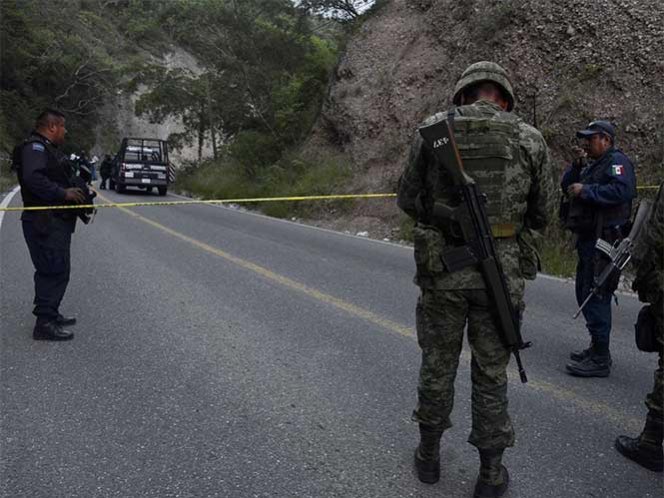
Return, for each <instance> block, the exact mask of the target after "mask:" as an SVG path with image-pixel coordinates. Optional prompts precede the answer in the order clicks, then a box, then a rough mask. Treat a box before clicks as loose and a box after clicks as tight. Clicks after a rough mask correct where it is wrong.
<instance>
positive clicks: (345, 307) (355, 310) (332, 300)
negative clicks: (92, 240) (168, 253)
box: [120, 207, 643, 432]
mask: <svg viewBox="0 0 664 498" xmlns="http://www.w3.org/2000/svg"><path fill="white" fill-rule="evenodd" d="M120 209H121V210H122V211H124V212H125V213H127V214H129V215H130V216H132V217H134V218H136V219H138V220H140V221H142V222H144V223H147V224H148V225H151V226H153V227H155V228H157V229H159V230H161V231H163V232H165V233H167V234H169V235H172V236H173V237H176V238H178V239H180V240H182V241H184V242H187V243H189V244H191V245H193V246H195V247H197V248H199V249H202V250H203V251H205V252H208V253H210V254H214V255H215V256H218V257H220V258H223V259H225V260H226V261H229V262H231V263H233V264H235V265H237V266H239V267H241V268H244V269H246V270H249V271H252V272H254V273H256V274H258V275H261V276H262V277H264V278H266V279H268V280H271V281H272V282H275V283H277V284H279V285H282V286H284V287H287V288H289V289H291V290H295V291H297V292H301V293H303V294H305V295H307V296H309V297H311V298H313V299H315V300H317V301H320V302H322V303H326V304H329V305H331V306H334V307H335V308H338V309H340V310H342V311H345V312H346V313H348V314H349V315H351V316H355V317H357V318H361V319H363V320H365V321H367V322H369V323H371V324H374V325H377V326H379V327H381V328H383V329H386V330H389V331H391V332H395V333H397V334H399V335H402V336H404V337H409V338H411V339H416V333H415V330H414V329H413V328H412V327H408V326H406V325H402V324H400V323H397V322H394V321H392V320H389V319H386V318H383V317H381V316H380V315H378V314H376V313H373V312H371V311H369V310H366V309H364V308H361V307H359V306H356V305H354V304H351V303H349V302H347V301H344V300H343V299H339V298H337V297H334V296H331V295H330V294H326V293H324V292H321V291H319V290H317V289H315V288H313V287H309V286H308V285H305V284H302V283H300V282H297V281H295V280H292V279H290V278H288V277H285V276H283V275H280V274H278V273H275V272H273V271H271V270H268V269H267V268H265V267H263V266H260V265H257V264H255V263H251V262H250V261H247V260H245V259H242V258H238V257H237V256H233V255H231V254H229V253H227V252H225V251H222V250H221V249H218V248H216V247H213V246H211V245H209V244H206V243H205V242H201V241H199V240H197V239H194V238H192V237H189V236H187V235H184V234H182V233H180V232H177V231H175V230H173V229H171V228H168V227H166V226H164V225H162V224H161V223H158V222H156V221H153V220H151V219H149V218H146V217H144V216H141V215H140V214H137V213H134V212H133V211H131V210H129V209H127V208H124V207H122V208H120ZM461 357H462V359H463V361H465V362H466V363H468V362H470V358H471V356H470V353H469V352H468V351H463V352H462V354H461ZM508 377H509V380H510V382H511V383H512V384H516V385H521V382H520V380H519V378H518V375H517V374H513V373H510V374H509V375H508ZM527 385H528V386H529V387H530V388H532V389H535V390H537V391H540V392H542V393H543V394H545V395H548V396H550V397H551V398H553V399H555V400H557V401H563V402H567V403H572V404H574V405H576V406H578V407H580V408H581V409H582V410H584V411H586V412H591V413H593V414H594V415H598V416H601V417H604V418H605V419H609V420H610V421H611V422H613V423H614V424H615V425H616V426H617V427H621V428H622V429H623V430H625V431H628V432H638V431H639V430H640V428H641V425H642V423H643V421H642V420H640V419H637V418H635V417H628V416H625V415H623V414H622V413H621V412H620V411H618V410H616V409H615V408H613V407H611V406H609V405H607V404H605V403H601V402H594V401H588V400H586V399H584V398H582V397H580V396H579V395H577V394H576V393H574V392H573V391H570V390H568V389H565V388H562V387H559V386H557V385H555V384H552V383H549V382H545V381H539V380H533V379H530V380H529V381H528V384H527Z"/></svg>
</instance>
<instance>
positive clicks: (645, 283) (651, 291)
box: [632, 182, 664, 304]
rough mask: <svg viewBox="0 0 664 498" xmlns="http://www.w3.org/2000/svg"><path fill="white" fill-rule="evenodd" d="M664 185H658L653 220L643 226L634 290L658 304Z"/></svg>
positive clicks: (662, 287) (663, 258)
mask: <svg viewBox="0 0 664 498" xmlns="http://www.w3.org/2000/svg"><path fill="white" fill-rule="evenodd" d="M663 190H664V182H662V183H661V185H660V186H659V190H658V191H657V197H656V198H655V202H654V204H653V206H652V208H651V211H650V217H649V218H648V221H647V223H646V226H645V227H643V230H642V232H641V234H640V235H639V238H638V240H637V241H636V247H635V248H634V252H633V258H634V262H635V264H636V265H637V267H636V278H635V279H634V282H633V284H632V288H633V289H634V290H635V291H637V292H638V293H639V299H640V300H641V301H644V302H647V303H653V304H654V303H656V302H657V301H658V300H659V299H661V297H662V293H663V292H664V192H663Z"/></svg>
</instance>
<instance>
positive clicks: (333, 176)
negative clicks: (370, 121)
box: [176, 144, 350, 218]
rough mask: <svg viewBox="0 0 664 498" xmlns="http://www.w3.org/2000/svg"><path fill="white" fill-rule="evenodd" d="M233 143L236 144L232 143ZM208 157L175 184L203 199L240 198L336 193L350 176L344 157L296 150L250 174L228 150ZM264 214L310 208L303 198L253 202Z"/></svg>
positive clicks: (339, 205)
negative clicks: (215, 157) (314, 155)
mask: <svg viewBox="0 0 664 498" xmlns="http://www.w3.org/2000/svg"><path fill="white" fill-rule="evenodd" d="M234 145H235V144H234ZM223 157H224V159H221V160H217V161H214V160H210V161H206V162H205V163H203V164H202V165H201V166H200V167H196V168H190V169H188V170H186V171H184V172H183V173H182V174H180V175H179V177H178V180H177V184H176V187H177V188H178V189H180V190H182V191H184V192H188V193H191V194H194V195H196V196H199V197H201V198H203V199H242V198H258V197H288V196H303V195H329V194H333V193H337V192H338V191H339V190H340V188H341V187H342V186H343V185H344V184H345V182H347V180H348V178H349V176H350V169H349V168H348V161H347V159H346V158H344V157H329V156H326V157H324V158H303V157H301V156H300V155H298V154H296V153H289V154H285V155H284V156H282V157H281V158H280V159H279V160H278V161H276V162H274V163H273V164H271V165H269V166H267V167H262V168H255V170H256V171H257V174H255V175H252V176H249V175H248V174H247V166H246V165H245V164H243V163H242V162H240V161H238V160H237V159H235V158H233V156H232V155H231V154H224V156H223ZM326 202H327V206H326V207H327V208H330V207H332V208H334V209H342V210H343V209H348V207H349V204H350V202H349V201H326ZM250 206H251V207H256V208H259V209H261V211H263V212H264V213H265V214H268V215H270V216H276V217H279V218H287V217H292V216H298V217H305V216H307V215H308V214H309V213H310V212H311V210H312V209H314V208H313V207H312V205H311V204H309V203H303V202H275V203H261V204H253V205H250Z"/></svg>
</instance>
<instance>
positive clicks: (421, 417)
mask: <svg viewBox="0 0 664 498" xmlns="http://www.w3.org/2000/svg"><path fill="white" fill-rule="evenodd" d="M453 102H454V104H456V105H457V106H458V107H456V108H453V109H452V110H450V111H449V112H448V113H439V114H437V115H434V116H432V117H431V118H429V119H428V120H427V121H425V125H430V124H431V123H434V122H439V121H440V120H445V119H447V120H448V122H449V123H450V126H451V127H453V130H454V135H455V137H456V143H457V145H458V148H459V152H460V155H461V159H462V162H463V168H464V170H465V172H466V173H467V174H468V175H469V176H470V177H471V178H473V179H474V180H475V181H476V182H477V184H478V185H479V188H480V190H481V192H482V193H483V194H485V195H486V197H487V204H486V210H487V215H488V220H489V222H490V224H491V231H492V233H493V237H494V239H495V241H496V251H497V254H498V255H499V256H500V258H499V259H500V264H501V267H502V271H503V273H504V275H505V278H506V280H507V284H508V291H509V294H510V296H511V300H512V303H514V306H515V308H516V309H517V310H519V311H523V309H524V303H523V294H524V287H525V283H524V278H527V279H534V278H535V275H536V274H537V269H538V268H537V266H538V265H537V255H536V252H535V248H534V246H533V244H532V242H533V240H534V235H533V230H539V229H542V228H544V226H546V224H547V223H548V218H549V212H550V210H551V209H550V208H551V199H552V197H553V195H554V191H555V186H554V182H553V174H552V171H551V165H550V161H549V155H548V148H547V145H546V142H545V141H544V138H543V137H542V135H541V134H540V133H539V132H538V131H537V130H536V129H534V128H533V127H531V126H529V125H528V124H526V123H525V122H523V121H522V120H521V119H520V118H519V117H517V116H516V115H515V114H513V113H511V112H510V111H512V108H513V107H514V94H513V91H512V85H511V83H510V81H509V79H508V76H507V73H506V71H505V70H504V69H503V68H502V67H501V66H499V65H498V64H495V63H493V62H486V61H485V62H477V63H475V64H473V65H471V66H470V67H468V68H467V69H466V71H465V72H464V73H463V74H462V76H461V79H460V80H459V81H458V83H457V85H456V88H455V92H454V99H453ZM459 197H460V195H459V192H458V190H457V189H456V188H455V185H454V184H453V183H452V182H451V181H450V178H449V175H447V174H446V173H445V172H444V171H443V168H442V167H441V165H440V164H439V161H438V159H437V158H436V156H435V155H434V153H433V149H432V148H431V146H430V145H429V144H428V143H425V142H424V141H423V139H422V138H421V137H420V135H419V134H418V135H416V137H415V140H414V142H413V145H412V148H411V152H410V157H409V159H408V162H407V165H406V169H405V171H404V173H403V175H402V176H401V179H400V181H399V189H398V194H397V203H398V205H399V207H400V208H401V209H402V210H403V211H404V212H405V213H406V214H408V215H409V216H410V217H411V218H413V219H414V220H415V221H416V225H415V228H414V229H413V239H414V244H415V263H416V266H417V273H416V277H415V283H416V284H417V285H418V286H419V287H420V291H421V295H420V298H419V300H418V303H417V309H416V328H417V338H418V344H419V346H420V348H421V350H422V360H421V367H420V374H419V385H418V391H417V394H418V403H417V406H416V408H415V410H414V412H413V420H414V421H416V422H418V423H419V431H420V444H419V446H418V447H417V449H416V450H415V458H414V462H415V469H416V472H417V475H418V478H419V479H420V480H421V481H422V482H426V483H434V482H436V481H438V479H439V476H440V455H439V444H440V440H441V436H442V434H443V432H444V431H445V430H447V429H449V428H450V427H451V426H452V423H451V421H450V414H451V412H452V407H453V405H454V379H455V376H456V371H457V367H458V364H459V355H460V354H461V348H462V343H463V336H464V328H465V326H466V324H467V325H468V341H469V343H470V347H471V351H472V361H471V377H472V384H473V387H472V432H471V434H470V437H469V439H468V441H469V442H470V443H471V444H472V445H473V446H475V447H476V448H477V449H478V450H479V456H480V472H479V477H478V479H477V483H476V485H475V494H474V496H475V497H476V498H484V497H497V496H502V495H503V494H504V493H505V491H506V490H507V487H508V482H509V476H508V473H507V469H506V468H505V467H504V466H503V465H502V457H503V452H504V450H505V448H508V447H510V446H513V444H514V429H513V427H512V422H511V420H510V417H509V414H508V413H507V371H506V369H507V365H508V363H509V359H510V351H509V349H508V348H507V347H505V345H504V344H503V342H502V341H501V337H500V333H499V330H498V329H499V327H500V325H498V318H497V314H496V313H495V311H496V305H495V303H494V302H493V301H492V297H491V295H490V293H489V291H488V285H487V282H486V281H485V280H484V278H483V274H482V272H481V271H480V269H479V265H478V264H474V265H470V266H465V267H464V268H462V269H458V270H457V269H454V268H452V266H451V265H450V266H448V265H447V264H446V263H445V257H444V256H445V254H446V253H451V252H453V251H455V250H458V249H463V247H464V244H465V242H464V241H463V240H460V238H459V235H455V233H456V234H458V233H459V231H458V230H457V229H458V228H459V227H458V226H455V225H454V222H453V220H450V219H446V218H444V217H441V218H440V219H439V218H438V217H437V214H436V210H435V205H436V203H438V202H441V203H443V204H445V205H449V206H459V205H460V202H461V200H460V198H459Z"/></svg>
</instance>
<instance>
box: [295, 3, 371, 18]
mask: <svg viewBox="0 0 664 498" xmlns="http://www.w3.org/2000/svg"><path fill="white" fill-rule="evenodd" d="M374 1H375V0H302V1H300V2H299V3H298V7H299V8H301V9H302V10H304V11H305V12H307V13H309V14H314V15H320V16H325V17H333V18H337V19H340V20H342V21H354V20H355V19H357V18H358V17H360V15H361V14H362V13H363V12H364V11H365V10H366V9H368V8H369V7H371V6H372V5H373V3H374Z"/></svg>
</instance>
